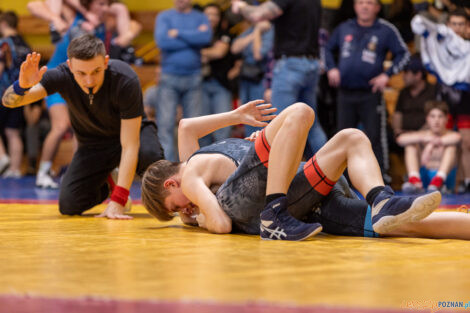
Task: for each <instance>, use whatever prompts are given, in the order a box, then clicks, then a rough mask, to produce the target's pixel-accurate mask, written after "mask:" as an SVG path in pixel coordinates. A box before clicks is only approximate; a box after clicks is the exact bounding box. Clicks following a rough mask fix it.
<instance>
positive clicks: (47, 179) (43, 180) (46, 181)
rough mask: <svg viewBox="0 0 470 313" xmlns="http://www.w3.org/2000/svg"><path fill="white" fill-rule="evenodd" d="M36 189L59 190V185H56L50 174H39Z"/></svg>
mask: <svg viewBox="0 0 470 313" xmlns="http://www.w3.org/2000/svg"><path fill="white" fill-rule="evenodd" d="M36 187H40V188H44V189H58V188H59V184H58V183H56V182H55V181H54V180H53V179H52V177H51V176H50V175H49V174H48V173H39V174H38V175H37V176H36Z"/></svg>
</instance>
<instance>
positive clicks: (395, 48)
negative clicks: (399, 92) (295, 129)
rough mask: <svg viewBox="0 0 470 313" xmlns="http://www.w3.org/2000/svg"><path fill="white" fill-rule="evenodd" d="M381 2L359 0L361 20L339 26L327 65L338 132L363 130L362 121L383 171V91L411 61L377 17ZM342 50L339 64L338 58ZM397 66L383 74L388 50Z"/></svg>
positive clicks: (331, 41) (390, 28)
mask: <svg viewBox="0 0 470 313" xmlns="http://www.w3.org/2000/svg"><path fill="white" fill-rule="evenodd" d="M380 7H381V3H380V1H379V0H355V2H354V10H355V12H356V15H357V18H356V19H351V20H348V21H346V22H344V23H342V24H340V25H339V26H338V27H337V28H336V29H335V30H334V32H333V34H332V36H331V38H330V39H329V42H328V45H327V48H326V51H325V53H326V65H327V69H328V80H329V83H330V85H331V86H333V87H339V91H338V111H337V123H338V129H340V130H341V129H344V128H348V127H358V123H359V122H360V123H361V124H362V126H363V127H364V132H365V133H366V135H367V136H368V137H369V139H370V141H371V143H372V147H373V149H374V153H375V155H376V157H377V159H378V160H379V164H380V166H381V168H382V172H383V173H384V172H385V170H386V167H387V166H388V164H386V163H387V162H386V161H385V160H384V150H385V147H386V146H387V144H386V142H385V141H386V136H385V125H386V123H385V105H384V102H383V100H382V91H383V90H384V88H385V86H386V85H387V83H388V80H389V77H390V76H391V75H393V74H397V73H398V72H400V71H401V70H402V69H403V67H404V66H405V65H406V63H407V62H408V59H409V52H408V49H407V47H406V45H405V43H404V42H403V39H402V38H401V36H400V34H399V33H398V31H397V29H396V28H395V27H394V26H393V25H392V24H390V23H389V22H387V21H385V20H383V19H381V18H377V14H378V13H379V11H380ZM338 49H339V60H338V63H336V62H335V60H334V58H333V55H334V53H335V52H336V50H338ZM389 51H390V52H392V55H393V65H392V67H391V68H389V69H388V70H386V71H384V70H383V62H384V60H385V57H386V55H387V53H388V52H389Z"/></svg>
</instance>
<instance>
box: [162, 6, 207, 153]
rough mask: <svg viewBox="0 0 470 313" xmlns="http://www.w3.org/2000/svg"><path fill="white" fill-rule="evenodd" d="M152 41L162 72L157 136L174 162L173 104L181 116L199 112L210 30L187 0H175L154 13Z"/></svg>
mask: <svg viewBox="0 0 470 313" xmlns="http://www.w3.org/2000/svg"><path fill="white" fill-rule="evenodd" d="M154 36H155V41H156V42H157V45H158V47H159V48H160V51H161V66H162V74H161V77H160V91H159V93H158V101H157V103H158V108H157V112H158V114H157V125H158V136H159V138H160V142H161V144H162V146H163V149H164V151H165V158H166V159H167V160H171V161H175V160H176V159H177V157H176V149H175V137H174V132H175V126H176V107H177V106H178V104H181V105H182V106H183V116H184V117H185V118H187V117H194V116H198V115H200V114H201V100H202V99H201V97H202V86H201V83H202V76H201V49H202V48H203V47H204V46H206V45H208V44H209V43H210V41H211V38H212V31H211V29H210V26H209V21H208V19H207V17H206V16H205V15H204V14H203V13H201V12H198V11H195V10H193V9H192V7H191V0H175V1H174V8H173V9H169V10H166V11H163V12H161V13H160V14H158V16H157V18H156V23H155V34H154Z"/></svg>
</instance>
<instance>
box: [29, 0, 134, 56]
mask: <svg viewBox="0 0 470 313" xmlns="http://www.w3.org/2000/svg"><path fill="white" fill-rule="evenodd" d="M88 2H89V1H88V0H85V1H82V0H49V1H46V2H44V1H30V2H29V3H28V6H27V7H28V10H29V11H30V12H31V13H32V14H33V15H35V16H37V17H40V18H42V19H44V20H46V21H48V22H49V23H50V24H49V27H50V30H51V40H52V43H54V44H57V43H58V42H59V41H60V40H61V39H62V37H63V36H64V35H65V34H66V33H67V31H68V30H69V28H70V27H71V26H72V25H73V23H74V21H75V18H76V13H78V14H80V15H81V16H82V17H83V22H82V26H83V28H84V29H86V30H88V31H92V30H93V29H94V28H96V27H97V26H98V25H100V24H101V23H102V22H103V19H102V18H101V17H100V16H99V12H94V11H90V10H88V9H87V7H88V6H89V4H88ZM101 2H102V3H103V4H105V3H106V5H107V6H109V7H108V9H107V10H106V24H107V25H106V28H107V29H108V30H111V29H112V30H115V31H116V35H115V37H114V38H113V41H112V43H111V44H113V45H117V46H119V47H121V48H126V47H128V46H129V45H130V44H131V41H132V40H133V39H134V38H135V36H136V34H138V33H139V32H140V29H141V26H140V24H139V23H137V22H136V21H132V20H131V19H130V15H129V10H128V9H127V7H126V5H125V4H122V3H119V2H117V1H114V0H110V1H108V0H101Z"/></svg>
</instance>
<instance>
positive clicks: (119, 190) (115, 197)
mask: <svg viewBox="0 0 470 313" xmlns="http://www.w3.org/2000/svg"><path fill="white" fill-rule="evenodd" d="M128 198H129V190H127V189H126V188H124V187H121V186H118V185H116V187H114V189H113V192H112V193H111V201H114V202H117V203H119V204H120V205H122V206H125V205H126V202H127V199H128Z"/></svg>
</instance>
